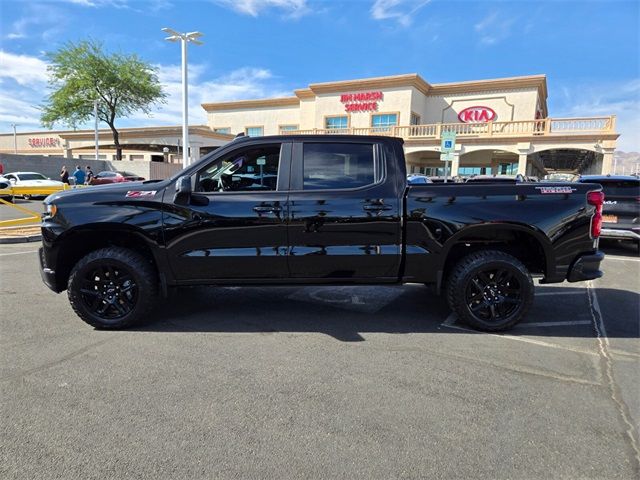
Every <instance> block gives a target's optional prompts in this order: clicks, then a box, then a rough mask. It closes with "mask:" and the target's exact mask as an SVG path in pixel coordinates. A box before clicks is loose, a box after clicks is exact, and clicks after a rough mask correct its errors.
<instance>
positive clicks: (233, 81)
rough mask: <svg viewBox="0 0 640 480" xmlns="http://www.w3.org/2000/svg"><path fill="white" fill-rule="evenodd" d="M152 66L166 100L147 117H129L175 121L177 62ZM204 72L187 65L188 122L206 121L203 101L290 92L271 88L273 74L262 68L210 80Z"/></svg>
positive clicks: (179, 94)
mask: <svg viewBox="0 0 640 480" xmlns="http://www.w3.org/2000/svg"><path fill="white" fill-rule="evenodd" d="M156 66H157V67H158V77H159V80H160V82H161V83H162V86H163V88H164V91H165V93H167V95H168V97H167V103H166V104H163V105H162V106H160V107H158V108H156V109H154V110H153V111H152V113H151V118H149V117H147V116H146V115H144V114H136V115H135V116H133V117H132V118H131V120H134V121H135V124H138V125H140V124H147V125H149V124H153V123H156V124H157V123H164V124H171V125H178V124H180V122H181V121H182V120H181V119H182V77H181V68H180V66H177V65H175V66H174V65H156ZM204 72H205V66H204V65H200V64H190V65H189V123H190V124H191V125H196V124H206V123H207V116H206V112H205V111H204V109H203V108H202V106H201V105H202V104H203V103H207V102H222V101H231V100H243V99H249V98H268V97H278V96H285V95H291V92H284V91H281V90H279V89H277V88H275V87H274V86H273V85H272V82H271V80H272V79H273V75H272V74H271V72H270V71H269V70H267V69H264V68H253V67H244V68H240V69H237V70H234V71H232V72H230V73H229V74H227V75H224V76H221V77H218V78H213V79H211V80H203V75H204ZM127 123H131V121H129V122H127Z"/></svg>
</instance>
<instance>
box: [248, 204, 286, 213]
mask: <svg viewBox="0 0 640 480" xmlns="http://www.w3.org/2000/svg"><path fill="white" fill-rule="evenodd" d="M280 210H281V208H280V207H276V206H274V205H271V206H267V205H264V206H262V205H260V206H257V207H253V211H254V212H256V213H277V212H279V211H280Z"/></svg>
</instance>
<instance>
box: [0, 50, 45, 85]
mask: <svg viewBox="0 0 640 480" xmlns="http://www.w3.org/2000/svg"><path fill="white" fill-rule="evenodd" d="M5 78H8V79H11V80H13V81H15V82H16V83H18V84H19V85H33V84H34V83H36V84H44V83H46V82H47V78H48V77H47V62H45V61H44V60H42V59H40V58H38V57H32V56H29V55H16V54H14V53H11V52H7V51H4V50H0V81H2V80H3V79H5Z"/></svg>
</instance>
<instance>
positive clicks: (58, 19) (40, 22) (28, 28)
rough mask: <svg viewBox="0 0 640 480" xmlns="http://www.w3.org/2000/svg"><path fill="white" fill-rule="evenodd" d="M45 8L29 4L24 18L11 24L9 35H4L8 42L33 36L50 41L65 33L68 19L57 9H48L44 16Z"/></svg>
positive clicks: (23, 12) (26, 6)
mask: <svg viewBox="0 0 640 480" xmlns="http://www.w3.org/2000/svg"><path fill="white" fill-rule="evenodd" d="M43 9H44V7H43V6H42V5H41V4H38V3H29V4H27V5H25V7H24V8H23V10H22V17H21V18H19V19H18V20H16V21H15V22H13V23H12V24H11V28H10V29H7V30H9V33H7V34H6V35H4V38H6V39H7V40H20V39H23V38H28V37H32V36H36V37H40V38H41V39H43V40H46V41H48V40H49V39H50V38H52V37H53V36H55V35H56V34H58V33H59V32H60V31H63V30H64V29H65V27H66V24H67V23H68V18H67V17H66V16H64V15H63V14H62V13H61V12H60V11H59V10H57V9H50V8H49V9H47V14H46V15H42V11H43ZM32 27H33V28H32Z"/></svg>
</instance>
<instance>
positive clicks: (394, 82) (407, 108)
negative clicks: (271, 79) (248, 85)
mask: <svg viewBox="0 0 640 480" xmlns="http://www.w3.org/2000/svg"><path fill="white" fill-rule="evenodd" d="M293 93H294V95H292V96H289V97H283V98H268V99H260V100H241V101H236V102H221V103H205V104H203V105H202V107H203V108H204V109H205V110H206V112H207V117H208V119H207V123H208V125H209V127H210V128H211V129H212V130H213V131H214V132H219V133H232V134H236V133H239V132H244V133H245V134H247V135H277V134H281V133H287V134H333V133H347V134H349V133H352V134H364V135H369V134H373V135H392V136H397V137H402V138H403V139H404V148H405V153H406V158H407V167H408V170H409V171H410V172H415V173H425V174H428V175H442V174H443V173H444V168H443V165H444V162H442V161H441V152H440V143H441V142H440V138H441V134H442V132H446V131H449V132H451V131H453V132H455V133H456V142H455V151H454V152H453V154H452V155H451V160H452V171H451V173H452V174H453V175H458V174H459V175H469V174H481V173H485V174H489V173H493V174H516V173H521V174H529V175H537V176H541V175H544V174H546V173H549V172H551V171H563V172H579V173H601V172H605V173H608V172H610V171H611V167H612V160H613V152H614V150H615V148H616V140H617V138H618V136H619V135H618V134H617V133H616V131H615V116H613V115H610V116H604V117H589V118H553V117H551V118H550V117H549V113H548V110H547V81H546V77H545V76H544V75H532V76H524V77H513V78H498V79H492V80H477V81H468V82H455V83H433V84H432V83H428V82H427V81H426V80H424V79H423V78H422V77H421V76H420V75H417V74H408V75H396V76H390V77H377V78H365V79H358V80H346V81H339V82H329V83H314V84H311V85H309V86H308V87H307V88H302V89H299V90H295V91H294V92H293Z"/></svg>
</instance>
